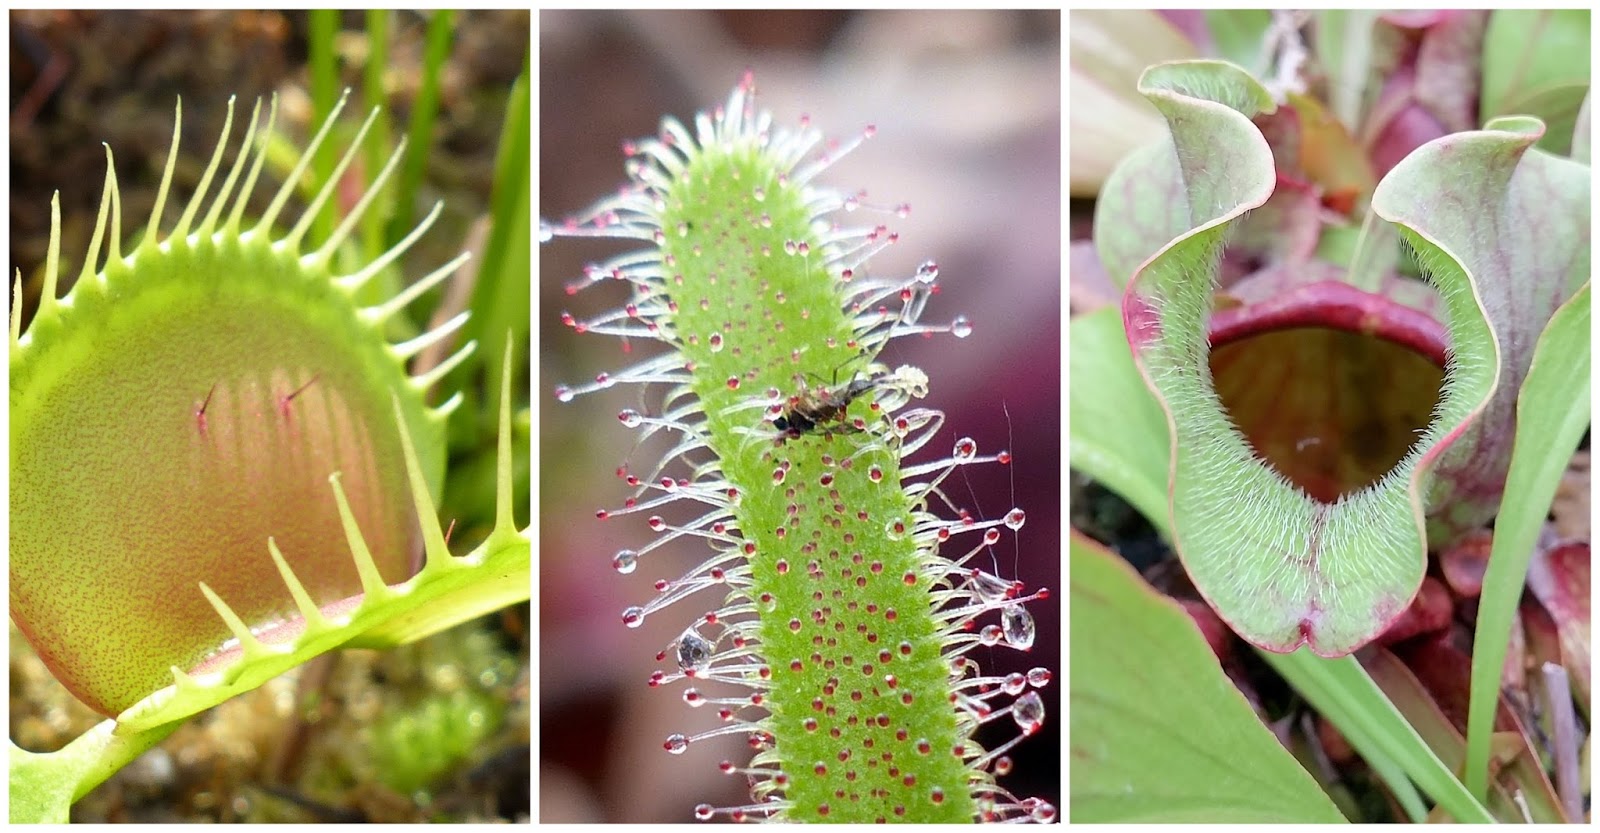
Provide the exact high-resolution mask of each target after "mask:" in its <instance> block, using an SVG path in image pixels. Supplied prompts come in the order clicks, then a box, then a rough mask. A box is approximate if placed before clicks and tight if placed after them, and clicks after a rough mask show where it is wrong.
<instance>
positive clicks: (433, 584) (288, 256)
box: [10, 99, 531, 821]
mask: <svg viewBox="0 0 1600 833" xmlns="http://www.w3.org/2000/svg"><path fill="white" fill-rule="evenodd" d="M342 107H343V101H342V100H341V102H340V105H339V107H337V108H335V109H334V111H333V113H332V114H331V115H330V116H329V118H328V120H327V122H326V123H325V124H324V125H323V126H322V127H321V129H320V130H319V131H318V133H317V135H316V137H315V138H314V139H313V140H312V142H311V143H310V145H309V147H308V148H307V149H306V152H305V154H304V155H303V156H302V157H301V159H300V161H299V163H298V164H297V165H296V166H295V168H294V170H293V172H292V173H291V174H290V175H289V177H288V178H287V179H286V180H285V182H284V184H283V186H282V187H281V188H280V189H279V190H278V191H277V192H276V195H275V196H274V197H273V198H272V200H271V203H270V205H269V207H268V208H267V210H266V212H265V213H264V214H263V215H262V216H261V217H260V219H259V220H257V221H256V222H254V223H253V224H251V225H249V226H246V225H245V224H244V223H243V217H244V213H245V211H246V206H247V202H248V200H249V198H250V194H251V191H252V187H253V186H254V184H255V182H256V179H257V177H258V175H259V174H260V173H261V169H262V167H263V163H264V161H265V158H266V155H267V145H268V138H269V136H270V135H271V133H272V129H273V123H274V121H275V116H276V112H277V108H276V100H275V99H274V101H273V104H272V106H271V107H270V108H268V111H267V114H266V120H265V124H264V125H263V124H262V123H261V121H260V117H261V115H262V112H261V106H260V104H259V103H258V104H257V105H256V107H255V109H254V110H253V111H252V114H251V119H250V126H249V127H248V128H247V129H246V131H245V136H244V139H243V140H242V141H241V142H240V145H239V148H238V150H237V153H236V156H235V159H234V162H233V164H232V165H231V166H230V167H229V168H228V170H227V173H226V176H225V178H224V179H223V181H222V183H221V186H220V188H218V190H217V191H216V192H215V193H214V194H213V193H211V192H210V188H211V186H212V184H213V183H214V181H215V176H216V174H217V173H218V172H219V170H220V166H221V161H222V159H223V156H224V155H225V150H226V148H227V145H228V139H229V134H230V132H231V128H232V124H233V108H232V104H231V102H230V106H229V111H228V118H227V120H226V123H225V124H224V126H223V129H222V136H221V138H220V139H219V141H218V144H217V147H216V149H215V151H214V153H213V154H212V156H211V158H210V162H209V164H208V165H207V167H206V168H205V172H204V174H203V175H202V177H201V179H200V183H199V185H198V187H197V190H196V192H195V194H194V195H193V197H192V198H191V199H190V201H189V202H188V204H187V206H186V207H185V208H184V209H183V212H182V215H181V217H180V218H179V219H178V221H177V223H176V224H175V225H174V226H172V227H171V228H170V230H169V231H167V232H166V233H165V234H163V233H162V226H163V206H164V204H165V202H166V199H167V197H168V195H169V192H170V190H171V185H172V178H173V170H174V167H175V164H176V161H177V155H178V135H179V132H180V129H181V127H180V125H178V124H175V126H174V130H173V141H172V147H171V150H170V152H169V154H168V157H167V162H166V168H165V171H164V173H163V175H162V179H161V185H160V188H159V192H158V197H157V199H156V203H155V207H154V209H153V210H152V212H151V217H150V220H149V224H148V226H147V229H146V231H145V233H144V235H143V237H142V239H140V240H138V242H137V243H136V244H133V245H131V246H125V245H124V243H123V241H122V232H121V202H120V197H119V193H118V187H117V179H116V176H115V173H114V169H113V167H112V166H111V164H110V162H111V152H110V149H109V148H107V174H106V181H105V188H104V191H103V196H102V199H101V203H100V209H99V217H98V220H97V222H96V227H95V233H94V235H93V237H92V239H91V243H90V245H89V251H88V253H87V255H86V257H85V259H84V265H83V269H82V272H81V274H80V276H79V278H78V280H77V281H76V283H75V284H74V285H73V286H72V288H71V290H70V291H69V292H68V294H67V295H66V296H64V297H61V298H57V297H56V293H57V289H58V283H59V277H60V276H59V272H60V236H61V222H60V216H59V208H53V210H52V224H51V239H50V248H49V255H48V259H47V264H46V268H45V273H44V288H43V293H42V295H41V298H40V302H39V307H38V310H37V312H36V313H35V315H34V317H33V320H32V323H31V324H30V326H29V328H28V330H27V331H26V332H23V330H22V313H21V303H20V299H21V297H22V291H21V287H22V282H21V274H20V272H19V274H18V276H17V284H16V287H17V292H16V295H15V298H16V299H17V302H16V303H14V304H13V308H12V315H11V476H12V481H11V520H12V527H11V572H10V581H11V615H12V619H13V621H14V622H16V624H17V625H18V627H19V629H20V630H21V631H22V632H23V633H24V634H25V635H26V636H27V638H28V640H29V642H30V643H31V644H32V645H33V646H34V648H35V649H36V650H37V652H38V654H39V656H40V658H41V659H42V660H43V661H44V662H45V664H46V665H47V666H48V667H49V668H50V670H51V671H52V673H54V674H55V675H56V677H57V679H59V680H60V681H61V682H62V683H63V684H64V685H65V686H66V687H67V688H68V689H69V690H70V691H71V692H72V693H73V694H74V695H75V696H77V697H78V698H79V699H80V700H82V701H84V702H85V703H86V704H88V705H89V706H91V707H92V708H94V709H95V710H96V711H98V712H100V713H101V714H104V715H106V716H107V717H110V718H112V719H111V720H108V721H106V723H104V724H102V725H101V727H99V728H97V729H96V730H94V731H91V732H90V733H88V734H86V735H84V736H83V737H81V738H79V739H78V740H76V741H74V742H73V743H71V744H69V745H68V746H67V747H66V748H65V749H63V750H61V751H60V752H57V753H47V754H36V753H32V752H27V751H25V750H22V749H20V748H18V747H17V746H16V745H15V744H14V743H13V745H12V748H11V781H10V783H11V799H12V803H11V809H12V815H11V819H12V821H28V820H33V821H39V820H62V821H64V820H65V817H66V808H67V806H68V805H69V804H70V802H71V801H73V800H75V799H76V798H78V797H81V796H82V795H84V794H85V793H87V792H88V790H89V789H91V788H93V787H94V786H95V785H96V784H98V783H100V781H102V780H104V779H105V778H106V777H107V776H109V775H110V774H111V773H112V772H114V771H115V770H116V769H117V768H118V767H120V766H122V765H123V764H125V763H127V762H128V761H130V760H132V758H133V757H135V756H137V755H138V754H139V753H141V752H143V751H144V750H145V749H147V748H149V747H150V746H152V745H154V744H155V743H157V742H159V741H160V740H161V739H162V738H164V737H166V736H167V735H168V734H170V733H171V732H172V731H173V730H174V729H175V728H176V727H177V726H178V725H180V722H181V721H182V720H184V719H185V718H188V717H190V716H192V715H194V714H196V713H198V712H200V711H202V710H204V709H207V708H210V707H211V706H214V705H216V704H218V703H221V702H222V701H224V700H226V699H228V698H230V697H233V696H235V695H237V694H240V693H243V692H245V691H248V690H250V689H253V688H255V687H257V686H259V685H261V684H262V683H264V682H266V681H267V680H268V679H270V678H272V677H274V676H276V675H278V674H280V673H283V672H284V671H286V670H288V669H290V668H293V667H295V666H297V665H300V664H302V663H304V662H306V661H308V660H309V659H311V658H312V657H314V656H316V655H318V654H321V653H324V652H326V651H329V650H333V649H335V648H339V647H389V646H395V645H401V644H405V643H409V642H412V641H415V640H418V639H421V638H423V637H426V636H429V635H431V634H433V633H437V632H439V631H441V630H444V629H446V628H448V627H452V626H454V625H456V624H459V623H461V622H464V621H467V620H469V619H472V618H476V617H478V616H482V615H485V614H487V613H490V612H493V611H495V610H498V609H500V608H502V607H504V606H506V605H508V604H514V603H516V602H519V601H523V600H526V599H527V598H528V597H529V592H530V570H529V564H530V554H531V547H530V543H529V538H528V533H527V530H526V529H522V530H519V529H517V528H516V526H515V521H514V518H513V512H512V505H511V500H512V498H511V495H512V460H511V425H510V420H511V416H510V414H511V412H510V408H511V403H510V393H511V390H510V381H509V380H510V372H509V367H510V361H511V353H510V350H509V349H508V350H507V354H506V356H505V362H506V367H507V370H506V372H505V374H504V375H503V376H502V377H501V378H502V380H503V384H502V389H501V391H500V411H499V417H500V440H499V448H498V455H497V456H498V465H497V470H496V492H497V495H496V514H495V523H494V527H493V529H492V531H491V532H490V534H489V536H488V537H487V539H486V540H484V541H483V542H482V544H480V545H479V546H478V547H476V548H475V549H474V550H473V551H472V552H470V553H468V554H467V555H465V556H461V557H456V556H452V555H451V554H450V551H449V549H448V548H447V546H446V543H445V534H444V531H443V530H442V529H441V527H440V524H439V519H438V510H437V509H436V506H437V503H436V499H437V497H438V495H439V492H440V490H441V487H442V482H443V475H444V462H445V450H446V449H445V436H444V428H445V420H446V418H447V417H448V415H449V413H450V411H451V410H452V409H453V408H455V407H456V406H457V405H458V404H459V403H460V401H461V396H460V394H457V395H456V396H454V397H451V398H450V399H449V400H447V401H446V402H445V404H444V405H442V406H439V407H429V406H428V405H427V403H426V401H425V396H426V392H427V391H428V389H429V388H430V387H432V386H433V385H434V383H436V382H437V381H438V380H439V379H441V378H443V377H444V376H445V375H446V374H448V373H449V372H450V370H451V369H452V368H454V367H456V366H457V365H458V364H459V363H460V362H461V361H462V360H463V359H465V358H466V356H467V355H468V354H469V353H470V352H471V351H472V349H473V346H474V345H473V343H471V342H469V343H468V344H466V345H465V346H463V347H462V348H461V349H459V350H458V351H456V352H455V353H454V354H453V355H452V356H450V357H449V358H448V359H446V360H445V361H443V362H441V363H440V364H438V365H437V366H435V367H433V368H431V369H429V370H427V371H425V372H419V373H417V374H416V375H411V374H409V373H408V372H407V369H406V361H407V360H408V359H410V358H411V357H413V356H415V355H417V354H418V353H420V352H421V351H422V350H424V349H426V348H427V347H428V346H430V345H433V344H435V343H438V342H440V341H442V340H444V339H445V338H447V337H449V336H450V335H451V334H452V333H454V332H456V331H457V330H458V329H459V328H460V327H461V325H462V324H463V323H465V321H466V314H465V313H463V314H461V315H459V316H457V317H455V318H453V319H451V320H450V321H448V322H446V323H444V324H443V325H441V326H438V327H436V328H434V329H432V330H430V331H425V332H423V333H421V334H419V335H416V336H415V337H414V338H411V339H409V340H407V341H403V342H401V343H391V342H390V341H389V340H388V339H387V338H386V337H385V335H384V331H385V326H386V324H387V323H388V322H389V321H390V319H391V318H393V317H394V316H395V315H396V314H397V313H399V312H400V311H401V310H402V309H404V307H405V306H406V305H408V304H410V303H411V302H412V301H414V300H416V299H417V298H419V297H420V296H421V295H422V294H423V293H424V292H426V291H427V290H428V289H429V288H431V287H433V286H436V285H438V284H439V283H441V282H442V281H444V280H445V279H446V278H448V277H449V276H450V275H451V274H452V273H453V272H454V271H455V269H456V267H457V266H459V265H460V264H461V263H462V262H463V261H464V260H465V258H466V255H464V254H463V255H461V256H460V257H457V258H455V259H453V260H451V261H450V262H449V263H446V264H445V265H444V266H443V267H441V268H439V269H437V270H436V271H434V272H432V273H431V274H429V275H428V276H427V277H425V278H423V279H421V280H420V281H417V282H416V283H413V284H412V285H410V286H409V287H406V288H405V289H403V290H401V291H399V292H398V293H395V294H394V295H393V296H392V297H384V298H381V299H379V300H378V301H376V302H375V303H362V302H360V301H358V292H359V291H360V290H361V288H362V287H363V286H364V285H366V284H367V283H369V282H371V281H373V279H374V278H376V277H377V276H378V275H379V274H380V273H381V272H382V271H383V270H385V269H387V268H388V267H389V266H390V264H392V263H393V262H395V260H396V259H397V258H399V257H400V256H401V255H402V254H404V253H405V252H406V251H407V250H408V249H409V248H410V247H411V245H412V244H413V243H415V242H416V241H417V239H419V238H420V237H421V235H422V234H423V233H424V232H425V231H426V230H427V229H428V228H429V226H431V224H432V223H433V221H434V220H435V219H436V218H437V217H438V214H439V209H438V207H436V208H435V209H434V211H433V212H432V213H431V214H430V215H428V217H427V219H425V220H424V221H423V222H422V223H421V224H420V225H419V226H418V227H417V228H416V229H415V230H413V231H412V232H411V233H410V234H408V235H406V236H405V237H404V238H403V239H402V240H401V241H400V242H399V243H398V244H396V245H395V246H394V247H392V248H390V249H389V250H387V251H385V252H384V253H383V254H381V255H380V256H378V257H377V258H376V259H375V260H373V261H372V262H370V263H365V264H361V265H359V267H358V268H357V269H356V270H355V271H353V272H350V273H347V274H342V273H336V272H335V271H334V263H335V261H336V258H335V254H336V252H337V251H338V250H339V248H340V246H341V245H342V244H343V242H344V241H345V240H346V238H347V237H348V236H349V235H350V234H351V232H352V231H353V230H354V229H355V227H356V224H357V223H358V222H359V220H360V218H361V215H362V214H363V212H364V211H366V210H367V209H368V208H369V207H370V206H371V204H372V202H373V200H374V198H375V196H376V195H377V194H378V193H379V191H380V189H381V188H382V186H383V184H384V182H385V180H386V179H387V178H388V176H389V175H390V173H391V172H392V171H393V170H394V167H395V164H396V162H397V161H398V159H399V158H400V156H401V154H402V153H403V150H404V145H403V143H402V146H401V147H400V148H399V149H397V150H396V152H395V154H394V155H393V156H392V157H391V158H390V160H389V161H388V163H387V164H386V165H384V166H383V168H382V170H381V172H379V173H378V174H377V176H376V178H375V179H374V181H373V182H372V184H371V187H370V188H369V189H368V190H367V192H366V193H365V195H363V196H362V197H361V199H360V200H359V201H358V202H357V203H356V205H355V206H354V207H353V208H352V210H351V211H350V213H349V216H347V217H346V218H345V219H344V220H343V222H342V223H341V224H340V225H339V226H338V227H337V228H336V229H335V230H334V231H333V233H332V234H331V236H329V237H328V239H326V240H324V241H321V242H320V244H318V245H315V246H314V247H307V246H306V245H305V237H306V234H307V232H308V230H309V229H310V227H311V223H312V218H313V217H314V216H315V215H316V214H317V212H318V210H319V209H320V208H321V206H322V205H323V204H324V203H325V202H326V201H327V200H328V199H330V198H331V197H332V195H333V193H334V189H335V188H336V187H337V185H338V183H339V181H340V179H341V176H342V174H343V172H344V170H345V169H346V167H347V166H348V165H349V164H350V162H351V161H352V159H353V157H354V154H355V153H356V149H357V148H359V147H360V146H361V142H362V137H363V136H364V134H365V132H366V130H367V128H369V127H370V126H371V125H372V123H373V119H372V118H370V117H369V118H368V119H367V121H366V122H365V123H364V124H363V125H362V128H361V130H360V132H358V133H357V135H356V136H355V138H354V139H353V140H352V142H351V144H350V148H351V150H350V151H349V152H348V153H346V154H345V156H344V157H343V159H342V160H341V161H340V163H339V165H338V167H337V168H336V169H335V171H334V173H333V175H332V176H331V177H330V178H329V179H328V180H327V182H326V183H325V185H324V187H323V188H322V189H321V190H320V191H319V192H318V193H317V194H316V196H315V197H314V198H313V199H312V200H311V202H310V203H309V205H308V206H307V207H306V210H305V212H304V213H303V214H302V215H301V217H300V219H299V220H298V221H297V222H296V223H295V224H294V226H293V227H292V229H291V230H290V231H289V232H288V233H287V234H277V233H275V230H274V223H275V222H276V221H277V219H278V217H279V215H280V213H281V212H282V211H283V209H284V207H285V205H286V204H287V202H288V199H289V196H290V194H291V192H292V190H293V188H294V186H295V184H296V183H297V182H298V181H299V179H300V177H301V175H302V174H303V173H304V171H305V169H306V166H307V165H308V163H309V160H310V159H311V158H312V156H313V154H315V152H316V149H317V147H318V146H320V145H321V143H322V142H323V141H324V140H325V139H326V137H327V136H328V135H329V132H330V130H331V128H332V127H333V125H334V123H335V121H336V119H337V117H338V113H339V110H340V108H342ZM373 115H374V116H375V115H376V110H374V114H373ZM179 116H180V122H181V109H180V111H179ZM258 128H259V129H258ZM236 188H237V190H235V189H236ZM108 218H109V220H110V224H109V226H108V225H107V220H108ZM103 245H106V246H108V247H109V251H108V256H107V258H106V260H105V263H104V266H103V267H101V268H100V269H99V270H98V271H97V268H96V266H97V263H98V260H99V254H100V252H101V250H102V246H103ZM418 552H420V553H422V559H421V562H420V564H414V563H413V559H414V558H415V557H416V556H415V553H418Z"/></svg>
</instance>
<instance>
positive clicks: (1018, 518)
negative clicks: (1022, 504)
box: [1006, 509, 1028, 530]
mask: <svg viewBox="0 0 1600 833" xmlns="http://www.w3.org/2000/svg"><path fill="white" fill-rule="evenodd" d="M1027 520H1028V513H1026V512H1024V511H1022V510H1021V509H1012V510H1011V511H1010V512H1007V513H1006V528H1007V529H1011V530H1018V529H1021V528H1022V525H1023V524H1024V523H1026V522H1027Z"/></svg>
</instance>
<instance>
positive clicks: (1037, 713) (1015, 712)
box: [1011, 691, 1044, 735]
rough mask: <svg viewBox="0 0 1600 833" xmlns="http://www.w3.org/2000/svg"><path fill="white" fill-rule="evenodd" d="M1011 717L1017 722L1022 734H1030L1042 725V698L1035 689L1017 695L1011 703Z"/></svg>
mask: <svg viewBox="0 0 1600 833" xmlns="http://www.w3.org/2000/svg"><path fill="white" fill-rule="evenodd" d="M1011 719H1012V720H1015V721H1016V722H1017V727H1018V728H1020V729H1021V730H1022V734H1023V735H1031V734H1033V733H1034V732H1037V731H1039V727H1040V726H1043V725H1044V700H1043V699H1041V698H1040V697H1039V693H1038V692H1037V691H1030V692H1028V693H1027V694H1024V695H1022V696H1021V697H1018V698H1017V700H1016V702H1015V703H1012V704H1011Z"/></svg>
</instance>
